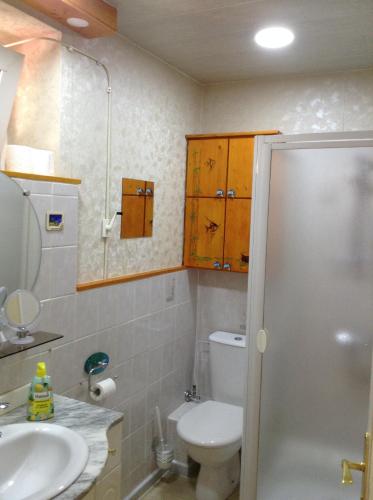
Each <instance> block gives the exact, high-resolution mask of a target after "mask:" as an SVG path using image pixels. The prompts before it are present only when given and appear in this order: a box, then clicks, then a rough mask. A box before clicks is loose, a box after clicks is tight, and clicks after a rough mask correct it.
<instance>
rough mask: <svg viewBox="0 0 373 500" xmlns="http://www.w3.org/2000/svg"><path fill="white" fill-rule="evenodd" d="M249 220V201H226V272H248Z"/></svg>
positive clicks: (234, 199) (229, 199) (235, 199)
mask: <svg viewBox="0 0 373 500" xmlns="http://www.w3.org/2000/svg"><path fill="white" fill-rule="evenodd" d="M250 218H251V200H249V199H237V198H233V199H231V198H228V199H227V209H226V215H225V243H224V265H225V266H226V267H225V269H226V270H231V271H238V272H241V273H247V271H248V268H249V248H250ZM228 265H229V267H228Z"/></svg>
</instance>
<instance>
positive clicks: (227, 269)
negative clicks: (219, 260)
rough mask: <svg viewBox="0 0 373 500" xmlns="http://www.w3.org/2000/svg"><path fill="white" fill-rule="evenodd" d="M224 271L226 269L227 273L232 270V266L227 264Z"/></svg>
mask: <svg viewBox="0 0 373 500" xmlns="http://www.w3.org/2000/svg"><path fill="white" fill-rule="evenodd" d="M223 269H225V270H226V271H230V270H231V265H230V264H228V263H225V264H224V266H223Z"/></svg>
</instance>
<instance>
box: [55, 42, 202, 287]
mask: <svg viewBox="0 0 373 500" xmlns="http://www.w3.org/2000/svg"><path fill="white" fill-rule="evenodd" d="M65 40H66V38H65ZM68 40H69V41H70V42H71V43H73V44H74V45H75V46H78V47H81V48H82V49H84V50H85V51H86V52H88V53H90V54H92V55H93V56H95V57H96V58H98V59H100V60H102V61H103V62H104V63H105V64H106V65H107V66H108V67H109V68H110V71H111V73H112V78H113V81H112V88H113V94H112V96H113V107H112V109H113V126H112V176H111V177H112V180H111V191H110V204H111V212H112V213H114V212H115V211H116V210H120V207H121V179H122V177H133V178H139V179H146V180H152V181H154V182H155V207H154V229H153V237H152V238H139V239H131V240H120V238H119V232H120V220H119V218H118V220H117V222H116V225H115V228H114V231H113V237H112V238H111V240H110V243H109V250H108V253H109V258H108V262H109V276H118V275H122V274H129V273H135V272H143V271H147V270H151V269H157V268H163V267H172V266H177V265H180V263H181V261H182V247H183V217H184V215H183V212H184V178H185V161H186V143H185V134H186V133H191V132H197V131H199V130H200V118H201V107H202V97H203V90H202V88H201V87H200V86H199V85H197V84H196V83H194V82H193V81H192V80H190V79H189V78H186V77H185V76H183V75H181V74H179V73H178V72H176V71H175V70H173V69H172V68H170V67H168V66H167V65H165V64H164V63H162V62H160V61H159V60H157V59H156V58H154V57H152V56H150V55H149V54H147V53H146V52H144V51H141V50H139V49H138V48H136V47H134V46H133V45H132V44H130V43H129V42H127V41H126V40H123V39H121V38H119V37H113V38H110V39H102V40H93V41H88V40H83V39H81V38H79V37H77V36H72V35H69V38H68ZM61 101H62V113H61V168H62V170H63V173H64V175H68V176H73V177H79V178H81V179H82V187H81V210H80V225H79V281H80V282H83V281H90V280H95V279H101V278H102V276H103V274H102V273H103V251H104V245H103V240H102V239H101V236H100V231H101V220H102V217H103V214H104V206H105V168H106V123H107V114H106V113H107V94H106V80H105V75H104V72H103V71H102V69H101V68H100V67H97V66H96V65H95V64H92V63H91V62H89V61H88V60H85V59H83V58H82V57H80V56H78V55H76V54H71V53H69V52H67V51H64V52H63V55H62V100H61Z"/></svg>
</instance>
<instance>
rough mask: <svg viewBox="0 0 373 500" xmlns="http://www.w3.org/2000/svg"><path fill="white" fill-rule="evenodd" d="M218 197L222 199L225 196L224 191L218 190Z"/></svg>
mask: <svg viewBox="0 0 373 500" xmlns="http://www.w3.org/2000/svg"><path fill="white" fill-rule="evenodd" d="M216 196H219V197H220V198H221V197H222V196H224V189H217V190H216Z"/></svg>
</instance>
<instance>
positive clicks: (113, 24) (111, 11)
mask: <svg viewBox="0 0 373 500" xmlns="http://www.w3.org/2000/svg"><path fill="white" fill-rule="evenodd" d="M24 3H26V4H27V5H29V6H30V7H32V8H33V9H35V10H38V11H39V12H42V13H43V14H45V15H47V16H49V17H51V18H52V19H55V20H56V21H58V22H59V23H61V24H63V25H65V26H67V27H68V28H70V29H71V30H73V31H75V32H77V33H79V34H80V35H82V36H84V37H86V38H98V37H104V36H111V35H114V33H116V31H117V17H118V16H117V9H116V8H115V7H113V6H111V5H109V4H107V3H106V2H104V1H103V0H24ZM71 17H77V18H80V19H84V20H85V21H88V23H89V25H88V26H87V27H86V28H75V27H73V26H70V25H69V24H68V23H67V19H68V18H71Z"/></svg>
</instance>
